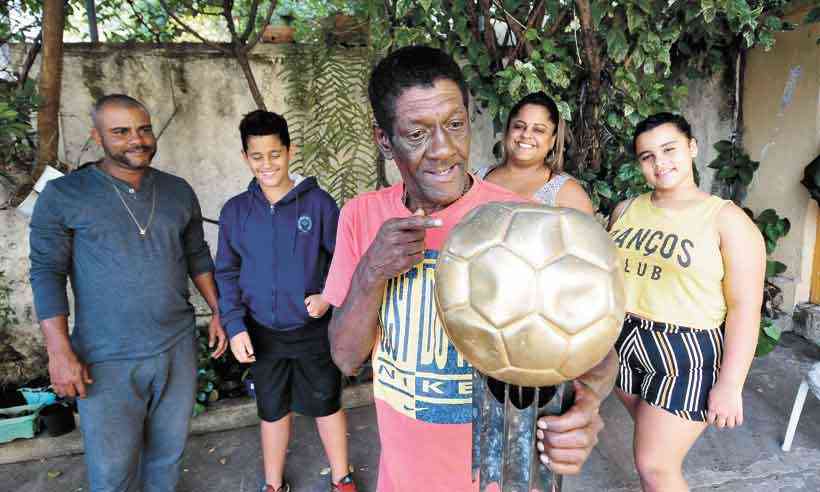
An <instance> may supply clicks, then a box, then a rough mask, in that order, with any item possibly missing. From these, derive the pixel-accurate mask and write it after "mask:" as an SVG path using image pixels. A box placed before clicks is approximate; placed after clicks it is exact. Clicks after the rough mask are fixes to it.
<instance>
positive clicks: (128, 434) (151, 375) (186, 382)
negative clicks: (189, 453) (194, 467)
mask: <svg viewBox="0 0 820 492" xmlns="http://www.w3.org/2000/svg"><path fill="white" fill-rule="evenodd" d="M90 372H91V378H92V379H93V380H94V382H93V383H92V384H91V385H89V386H88V396H87V398H85V399H82V400H77V402H78V408H79V411H80V429H81V430H82V434H83V442H84V444H85V462H86V466H87V468H88V481H89V484H90V489H91V492H132V491H136V490H140V489H141V490H142V491H143V492H172V491H173V490H175V488H176V484H177V481H178V480H179V465H180V462H181V460H182V453H183V451H184V450H185V441H186V439H187V437H188V428H189V424H190V420H191V414H192V412H193V406H194V398H195V393H196V340H195V338H194V335H193V332H192V333H191V336H185V337H183V338H182V339H181V340H180V341H179V342H177V343H176V345H174V346H173V347H171V348H170V349H169V350H168V351H166V352H163V353H161V354H159V355H155V356H152V357H146V358H141V359H136V360H116V361H105V362H99V363H96V364H92V365H91V366H90Z"/></svg>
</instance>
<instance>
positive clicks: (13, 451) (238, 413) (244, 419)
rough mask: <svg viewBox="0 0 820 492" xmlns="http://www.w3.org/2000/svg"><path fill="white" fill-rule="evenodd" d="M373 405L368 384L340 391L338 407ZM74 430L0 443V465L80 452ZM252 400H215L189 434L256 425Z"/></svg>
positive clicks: (193, 421) (81, 444)
mask: <svg viewBox="0 0 820 492" xmlns="http://www.w3.org/2000/svg"><path fill="white" fill-rule="evenodd" d="M372 403H373V387H372V384H371V383H367V384H357V385H355V386H348V387H346V388H344V390H343V391H342V406H343V407H344V408H348V409H349V408H357V407H362V406H366V405H371V404H372ZM74 418H75V419H76V420H77V424H78V426H77V429H76V430H74V431H73V432H70V433H68V434H65V435H63V436H60V437H50V436H48V434H46V433H40V434H39V435H38V436H37V437H34V438H32V439H17V440H15V441H12V442H9V443H5V444H0V464H8V463H19V462H22V461H31V460H39V459H42V458H54V457H57V456H66V455H71V454H82V453H83V440H82V436H81V435H80V431H79V417H78V416H77V415H75V416H74ZM258 423H259V417H258V416H257V415H256V400H254V399H252V398H250V397H242V398H230V399H227V400H221V401H217V402H215V403H212V404H211V405H209V406H208V410H206V411H205V412H204V413H202V414H200V415H197V416H196V417H194V418H193V419H192V420H191V434H205V433H208V432H217V431H224V430H230V429H238V428H241V427H249V426H252V425H257V424H258Z"/></svg>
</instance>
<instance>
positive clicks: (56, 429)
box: [40, 403, 76, 437]
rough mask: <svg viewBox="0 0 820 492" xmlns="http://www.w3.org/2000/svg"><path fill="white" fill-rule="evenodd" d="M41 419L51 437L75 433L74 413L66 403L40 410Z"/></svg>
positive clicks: (54, 404) (55, 404)
mask: <svg viewBox="0 0 820 492" xmlns="http://www.w3.org/2000/svg"><path fill="white" fill-rule="evenodd" d="M40 419H41V422H42V423H43V425H44V426H45V428H46V432H47V433H48V435H49V436H51V437H57V436H62V435H63V434H68V433H69V432H71V431H73V430H74V429H75V427H76V424H75V423H74V412H73V411H72V410H71V407H70V406H68V405H66V404H64V403H53V404H51V405H48V406H46V407H44V408H43V409H42V410H40Z"/></svg>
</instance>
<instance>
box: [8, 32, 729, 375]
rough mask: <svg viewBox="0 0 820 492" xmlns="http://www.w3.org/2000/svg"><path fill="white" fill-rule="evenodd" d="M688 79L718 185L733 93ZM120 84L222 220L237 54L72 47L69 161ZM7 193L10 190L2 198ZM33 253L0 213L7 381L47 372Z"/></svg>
mask: <svg viewBox="0 0 820 492" xmlns="http://www.w3.org/2000/svg"><path fill="white" fill-rule="evenodd" d="M282 55H283V53H282V47H280V46H275V45H260V46H258V47H257V48H256V49H255V50H254V52H253V56H252V59H251V62H252V66H253V69H254V72H255V74H256V76H257V82H258V84H259V86H260V90H261V92H262V93H263V94H264V96H265V101H266V104H267V105H268V108H270V109H271V110H272V111H277V112H285V111H286V110H287V107H286V106H285V102H284V101H285V92H284V87H283V84H282V82H281V80H280V79H279V77H278V72H279V69H278V64H279V63H281V57H282ZM17 57H18V58H19V53H17ZM34 74H35V75H36V67H35V71H34ZM688 85H689V94H690V96H689V100H688V102H687V104H686V107H685V108H684V110H683V112H684V114H685V115H686V116H687V118H689V120H690V121H691V122H692V126H693V129H694V132H695V136H696V137H697V138H698V141H699V142H700V144H701V150H702V153H701V158H700V159H699V162H698V168H699V170H700V172H701V187H702V188H703V189H706V190H708V189H710V187H711V182H712V181H711V177H712V171H711V170H709V169H707V168H706V165H707V164H708V163H709V162H710V161H711V160H712V159H713V158H714V154H715V152H714V149H713V144H714V142H716V141H717V140H721V139H725V138H728V135H729V132H730V119H731V114H730V110H729V107H728V104H727V99H726V93H727V91H726V90H725V89H724V88H723V87H722V86H721V77H720V76H716V77H714V78H712V79H706V80H697V81H690V82H689V84H688ZM111 92H123V93H126V94H130V95H132V96H134V97H136V98H138V99H140V100H141V101H143V102H144V103H145V104H146V106H147V107H148V108H149V110H150V111H151V114H152V118H153V124H154V127H155V130H156V132H157V133H161V138H160V140H159V144H158V152H157V155H156V157H155V159H154V165H155V166H156V167H157V168H159V169H162V170H165V171H168V172H171V173H173V174H176V175H179V176H181V177H183V178H185V179H186V180H187V181H188V182H189V183H191V185H192V186H193V187H194V189H195V190H196V191H197V194H198V195H199V198H200V201H201V203H202V208H203V212H204V214H205V216H206V217H211V218H216V217H217V216H218V214H219V210H220V208H221V207H222V205H223V204H224V203H225V201H226V200H227V199H228V198H230V197H231V196H233V195H234V194H236V193H239V192H240V191H242V190H244V189H245V187H246V185H247V182H248V180H249V179H250V174H249V172H248V171H247V169H246V167H245V165H244V163H243V162H242V160H241V159H240V155H239V151H240V147H239V145H240V144H239V132H238V130H237V125H238V122H239V120H240V119H241V117H242V115H243V114H245V113H247V112H249V111H251V110H252V109H255V105H254V103H253V100H252V99H251V97H250V95H249V91H248V88H247V84H246V82H245V79H244V78H243V76H242V75H241V72H240V71H239V70H238V68H237V66H236V64H235V62H234V61H233V60H232V59H230V58H226V57H225V56H224V55H222V54H221V53H219V52H216V51H214V50H211V49H209V48H207V47H204V46H202V45H164V46H115V45H114V46H112V45H105V44H103V45H99V46H94V47H92V46H91V45H87V44H78V45H67V46H66V49H65V62H64V72H63V94H62V101H61V104H62V106H61V108H60V123H61V148H60V156H61V160H63V161H64V162H68V163H71V164H72V165H73V166H75V167H76V166H77V165H78V164H80V163H82V162H87V161H90V160H94V159H97V158H99V157H100V156H101V153H100V150H99V149H97V148H96V146H95V145H94V144H93V142H92V141H90V140H89V130H90V119H89V117H88V111H89V108H90V106H91V104H92V102H93V101H94V100H95V99H96V98H97V97H99V96H100V95H102V94H105V93H111ZM472 108H473V111H472V135H473V143H472V147H471V163H472V165H473V166H476V167H477V166H480V165H484V164H487V163H489V162H491V161H492V159H493V157H492V146H493V144H494V143H495V141H496V137H495V136H494V134H493V125H492V122H491V121H489V120H488V119H487V118H485V117H484V116H482V115H480V114H478V113H477V112H476V111H475V105H472ZM368 138H369V137H368ZM388 178H389V179H390V180H391V181H396V180H398V179H400V177H399V175H398V172H397V170H396V169H395V166H389V167H388ZM2 193H3V191H2V189H1V188H0V195H2ZM5 199H6V197H4V196H0V203H2V202H4V201H5ZM205 230H206V235H207V239H208V241H209V242H210V244H211V247H212V249H213V250H214V251H215V247H216V233H217V230H216V227H215V226H212V225H208V224H206V226H205ZM27 258H28V221H27V220H26V219H23V218H21V217H19V216H18V215H17V214H15V213H14V212H11V211H0V270H3V271H5V272H6V273H7V276H8V278H9V281H10V285H11V287H12V289H13V290H14V292H13V296H12V304H13V306H14V307H15V309H16V311H17V313H18V318H19V319H20V324H19V326H17V327H15V328H13V329H12V330H11V331H10V332H9V333H0V345H6V346H10V347H11V348H12V349H14V350H15V351H16V352H17V353H19V354H20V359H19V360H18V361H15V362H14V363H13V364H12V363H9V364H4V362H7V361H0V384H2V383H3V382H4V381H13V382H14V381H23V380H26V379H29V378H31V377H34V376H36V375H42V374H45V368H46V364H45V362H46V360H45V356H44V351H43V349H42V341H41V338H40V333H39V329H38V328H37V325H36V319H35V318H34V313H33V310H32V307H31V304H32V300H31V289H30V286H29V283H28V260H27ZM195 301H196V302H195V304H196V305H197V307H198V309H199V310H200V311H201V312H207V311H208V310H207V308H206V307H205V306H204V304H203V303H202V302H201V300H198V299H195Z"/></svg>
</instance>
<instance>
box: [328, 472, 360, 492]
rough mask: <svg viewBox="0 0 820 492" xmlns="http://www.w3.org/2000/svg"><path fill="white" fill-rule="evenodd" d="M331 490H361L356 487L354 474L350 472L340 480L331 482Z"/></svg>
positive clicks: (336, 491) (350, 491)
mask: <svg viewBox="0 0 820 492" xmlns="http://www.w3.org/2000/svg"><path fill="white" fill-rule="evenodd" d="M330 492H359V491H358V489H357V488H356V483H355V482H354V481H353V474H352V473H348V474H347V475H345V477H344V478H342V479H341V480H339V481H338V482H336V483H333V482H331V483H330Z"/></svg>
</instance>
